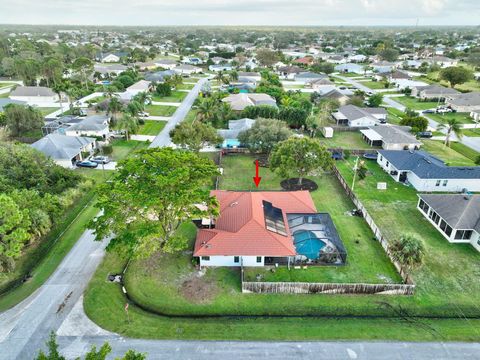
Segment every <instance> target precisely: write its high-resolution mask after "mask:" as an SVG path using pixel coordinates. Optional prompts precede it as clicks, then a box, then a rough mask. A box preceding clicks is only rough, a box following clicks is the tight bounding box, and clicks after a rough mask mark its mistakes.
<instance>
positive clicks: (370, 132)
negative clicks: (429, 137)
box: [360, 125, 422, 150]
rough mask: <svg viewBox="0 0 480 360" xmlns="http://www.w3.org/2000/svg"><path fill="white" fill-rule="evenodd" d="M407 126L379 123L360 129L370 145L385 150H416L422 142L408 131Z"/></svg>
mask: <svg viewBox="0 0 480 360" xmlns="http://www.w3.org/2000/svg"><path fill="white" fill-rule="evenodd" d="M410 129H411V128H410V127H409V126H396V125H379V126H372V127H369V128H368V129H364V130H360V132H361V133H362V135H363V139H364V140H365V141H366V142H367V143H368V144H369V145H370V146H381V147H382V148H383V149H385V150H417V149H419V148H420V146H421V145H422V143H421V142H420V141H418V140H417V138H416V137H415V136H413V135H412V134H411V133H410Z"/></svg>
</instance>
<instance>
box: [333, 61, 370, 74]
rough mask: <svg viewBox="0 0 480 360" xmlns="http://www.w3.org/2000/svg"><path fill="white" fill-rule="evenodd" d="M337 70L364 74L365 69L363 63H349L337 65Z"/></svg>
mask: <svg viewBox="0 0 480 360" xmlns="http://www.w3.org/2000/svg"><path fill="white" fill-rule="evenodd" d="M335 71H338V72H340V73H355V74H360V75H363V74H364V72H365V69H364V67H363V66H362V65H358V64H353V63H347V64H340V65H337V66H335Z"/></svg>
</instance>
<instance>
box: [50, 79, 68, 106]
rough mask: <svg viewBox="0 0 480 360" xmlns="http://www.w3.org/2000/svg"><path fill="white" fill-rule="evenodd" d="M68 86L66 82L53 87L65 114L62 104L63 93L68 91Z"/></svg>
mask: <svg viewBox="0 0 480 360" xmlns="http://www.w3.org/2000/svg"><path fill="white" fill-rule="evenodd" d="M67 88H68V87H67V84H66V83H65V82H63V81H62V82H57V83H55V84H54V85H53V86H52V90H53V91H54V92H55V94H57V95H58V102H59V103H60V109H61V110H62V113H63V104H62V95H63V93H64V92H65V91H66V90H67Z"/></svg>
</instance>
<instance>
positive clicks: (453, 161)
mask: <svg viewBox="0 0 480 360" xmlns="http://www.w3.org/2000/svg"><path fill="white" fill-rule="evenodd" d="M422 149H423V150H425V151H427V152H429V153H431V154H432V155H435V156H436V157H438V158H439V159H441V160H443V161H444V162H445V163H446V164H447V165H450V166H475V163H474V162H473V161H472V159H469V158H468V157H466V156H464V155H463V154H461V153H459V152H457V151H456V150H455V149H453V148H451V147H448V146H445V145H444V144H443V141H438V140H423V146H422Z"/></svg>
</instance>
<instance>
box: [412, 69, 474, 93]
mask: <svg viewBox="0 0 480 360" xmlns="http://www.w3.org/2000/svg"><path fill="white" fill-rule="evenodd" d="M459 66H464V67H468V68H469V69H470V70H472V71H475V70H474V69H473V68H472V67H471V66H468V65H466V64H461V65H459ZM439 75H440V72H439V71H433V72H430V73H428V74H427V76H426V77H425V76H422V77H420V80H421V81H425V80H426V81H428V82H429V83H437V84H440V85H443V86H445V87H450V84H449V83H448V82H446V81H444V80H440V79H439ZM455 89H457V90H459V91H480V81H478V80H469V81H467V82H466V83H464V84H459V85H456V86H455Z"/></svg>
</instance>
